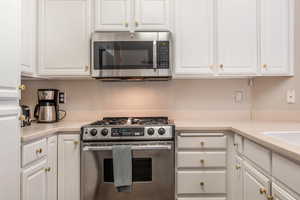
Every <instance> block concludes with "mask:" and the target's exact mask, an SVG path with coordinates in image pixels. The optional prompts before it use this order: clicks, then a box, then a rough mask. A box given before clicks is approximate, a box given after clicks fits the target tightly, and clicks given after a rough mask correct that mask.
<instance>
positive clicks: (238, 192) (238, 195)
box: [232, 156, 244, 200]
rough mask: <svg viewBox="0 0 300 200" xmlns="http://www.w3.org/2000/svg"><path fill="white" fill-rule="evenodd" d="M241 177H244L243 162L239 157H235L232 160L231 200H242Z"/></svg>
mask: <svg viewBox="0 0 300 200" xmlns="http://www.w3.org/2000/svg"><path fill="white" fill-rule="evenodd" d="M243 175H244V167H243V160H242V159H241V158H240V157H239V156H235V158H234V166H233V179H232V181H233V182H232V185H233V187H232V188H233V193H232V194H233V199H235V200H243Z"/></svg>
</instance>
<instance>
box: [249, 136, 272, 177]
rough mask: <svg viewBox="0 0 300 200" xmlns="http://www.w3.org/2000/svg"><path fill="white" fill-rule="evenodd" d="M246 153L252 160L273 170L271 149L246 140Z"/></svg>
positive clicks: (268, 169) (267, 169)
mask: <svg viewBox="0 0 300 200" xmlns="http://www.w3.org/2000/svg"><path fill="white" fill-rule="evenodd" d="M244 155H245V156H246V157H248V159H250V160H251V161H253V162H254V163H255V164H257V165H258V166H259V167H261V168H262V169H264V170H265V171H266V172H271V151H270V150H268V149H266V148H264V147H262V146H260V145H258V144H256V143H254V142H252V141H250V140H245V141H244Z"/></svg>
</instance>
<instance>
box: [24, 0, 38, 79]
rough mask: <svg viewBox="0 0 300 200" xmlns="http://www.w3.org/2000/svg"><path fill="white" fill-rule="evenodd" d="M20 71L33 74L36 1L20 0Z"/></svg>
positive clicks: (34, 64) (34, 67)
mask: <svg viewBox="0 0 300 200" xmlns="http://www.w3.org/2000/svg"><path fill="white" fill-rule="evenodd" d="M21 6H22V10H21V13H22V18H21V20H22V25H21V33H22V35H21V71H22V75H29V76H33V75H34V73H35V69H36V41H37V34H36V33H37V12H38V11H37V1H36V0H22V1H21Z"/></svg>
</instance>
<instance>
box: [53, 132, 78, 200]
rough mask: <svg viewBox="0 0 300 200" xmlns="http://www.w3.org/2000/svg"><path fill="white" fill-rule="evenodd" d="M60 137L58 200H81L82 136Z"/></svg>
mask: <svg viewBox="0 0 300 200" xmlns="http://www.w3.org/2000/svg"><path fill="white" fill-rule="evenodd" d="M58 137H59V139H58V200H70V199H72V200H80V145H79V140H80V136H79V134H78V135H60V136H58Z"/></svg>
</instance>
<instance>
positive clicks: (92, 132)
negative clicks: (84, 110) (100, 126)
mask: <svg viewBox="0 0 300 200" xmlns="http://www.w3.org/2000/svg"><path fill="white" fill-rule="evenodd" d="M97 133H98V131H97V129H92V130H90V134H91V135H92V136H96V135H97Z"/></svg>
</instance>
